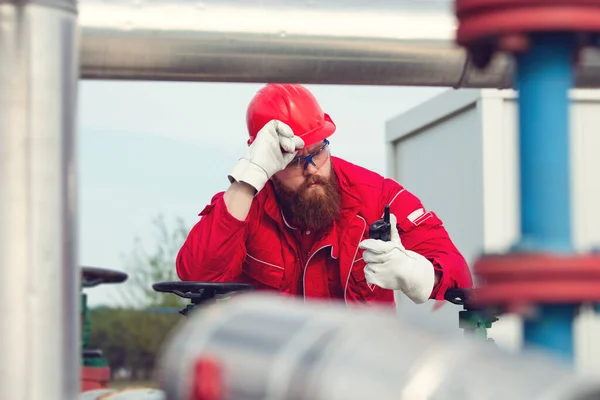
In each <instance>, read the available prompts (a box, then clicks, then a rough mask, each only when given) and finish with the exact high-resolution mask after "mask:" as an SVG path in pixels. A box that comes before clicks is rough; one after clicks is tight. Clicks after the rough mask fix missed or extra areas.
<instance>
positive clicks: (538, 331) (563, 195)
mask: <svg viewBox="0 0 600 400" xmlns="http://www.w3.org/2000/svg"><path fill="white" fill-rule="evenodd" d="M531 43H532V46H531V48H530V49H529V50H528V51H527V52H524V53H522V54H520V55H518V56H517V74H516V81H517V86H518V90H519V102H518V105H519V138H520V139H519V142H520V151H519V157H520V165H521V170H520V172H521V179H520V188H521V239H520V243H519V245H518V247H519V248H520V249H521V250H525V251H530V252H545V251H547V252H561V253H566V252H571V251H573V243H572V238H571V233H572V232H571V231H572V226H571V184H570V170H571V161H570V145H569V142H570V139H569V127H570V124H569V120H570V118H569V109H570V107H569V103H570V102H569V97H568V93H569V90H570V89H571V88H572V86H573V68H574V67H573V61H572V60H573V59H574V54H575V45H576V43H575V40H574V37H573V35H570V34H562V33H557V34H553V33H550V34H547V33H545V34H539V35H532V38H531ZM566 284H568V283H566ZM576 310H577V307H576V305H574V304H561V305H552V306H541V307H540V309H539V313H538V315H537V316H535V317H532V318H528V319H526V320H525V322H524V325H523V335H524V343H525V346H539V347H542V348H545V349H546V350H548V351H552V352H554V353H556V354H558V355H560V356H562V357H565V358H566V359H568V360H572V359H573V320H574V319H575V314H576Z"/></svg>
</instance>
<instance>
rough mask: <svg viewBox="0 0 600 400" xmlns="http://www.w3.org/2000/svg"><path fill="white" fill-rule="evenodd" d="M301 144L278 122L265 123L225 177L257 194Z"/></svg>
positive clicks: (286, 163) (297, 138)
mask: <svg viewBox="0 0 600 400" xmlns="http://www.w3.org/2000/svg"><path fill="white" fill-rule="evenodd" d="M303 147H304V141H303V140H302V139H301V138H299V137H298V136H296V135H294V132H293V131H292V128H290V127H289V126H288V125H286V124H285V123H283V122H281V121H277V120H272V121H270V122H268V123H267V124H266V125H265V126H264V127H263V128H262V129H261V130H260V131H259V132H258V134H257V135H256V139H255V140H254V142H252V144H251V145H250V146H249V147H248V150H247V151H246V154H244V156H243V157H242V158H240V159H239V160H238V162H237V163H236V164H235V166H234V167H233V170H232V171H231V173H230V174H229V176H228V178H229V181H230V182H232V183H233V182H234V181H237V182H245V183H247V184H249V185H250V186H252V187H253V188H254V189H256V191H257V192H260V191H261V190H262V188H263V187H264V186H265V184H266V183H267V181H268V180H269V179H271V177H272V176H273V175H274V174H275V173H277V172H279V171H281V170H283V169H284V168H285V167H286V166H287V165H288V164H289V163H290V161H292V160H293V159H294V157H295V156H296V153H297V152H298V150H299V149H302V148H303Z"/></svg>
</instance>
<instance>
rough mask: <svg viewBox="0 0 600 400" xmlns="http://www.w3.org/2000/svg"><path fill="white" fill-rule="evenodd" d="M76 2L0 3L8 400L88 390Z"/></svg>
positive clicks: (0, 373)
mask: <svg viewBox="0 0 600 400" xmlns="http://www.w3.org/2000/svg"><path fill="white" fill-rule="evenodd" d="M76 40H77V27H76V9H75V0H45V1H43V2H35V3H34V2H33V1H27V0H2V1H0V183H1V184H0V282H1V283H2V289H1V290H0V315H1V316H2V333H1V334H0V399H19V400H34V399H42V398H47V399H74V398H76V397H77V395H78V391H79V379H78V377H79V324H78V321H79V314H78V310H79V302H78V293H79V291H78V287H79V285H78V281H79V279H78V270H77V268H76V264H75V248H76V240H75V225H76V224H75V222H76V221H75V211H76V210H75V208H76V205H75V194H76V192H75V163H74V150H75V144H74V131H75V124H74V119H75V115H76V88H77V82H78V76H79V59H78V53H77V51H76V50H77V47H76V46H77V42H76Z"/></svg>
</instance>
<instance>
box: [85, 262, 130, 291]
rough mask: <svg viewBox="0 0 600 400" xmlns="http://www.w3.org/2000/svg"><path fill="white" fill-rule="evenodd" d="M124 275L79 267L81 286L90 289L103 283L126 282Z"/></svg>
mask: <svg viewBox="0 0 600 400" xmlns="http://www.w3.org/2000/svg"><path fill="white" fill-rule="evenodd" d="M127 278H128V276H127V274H126V273H124V272H121V271H115V270H112V269H107V268H98V267H81V286H82V287H84V288H91V287H94V286H98V285H101V284H105V283H121V282H125V281H126V280H127Z"/></svg>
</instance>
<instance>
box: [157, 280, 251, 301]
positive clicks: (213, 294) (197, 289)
mask: <svg viewBox="0 0 600 400" xmlns="http://www.w3.org/2000/svg"><path fill="white" fill-rule="evenodd" d="M152 288H153V289H154V290H156V291H157V292H163V293H173V294H176V295H177V296H179V297H182V298H184V299H190V300H191V302H192V303H193V304H200V303H203V302H205V301H207V300H210V299H213V298H218V297H219V296H227V295H231V294H232V293H235V292H241V291H247V290H253V289H254V287H253V286H252V285H249V284H246V283H235V282H231V283H229V282H178V281H174V282H159V283H155V284H154V285H152Z"/></svg>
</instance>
